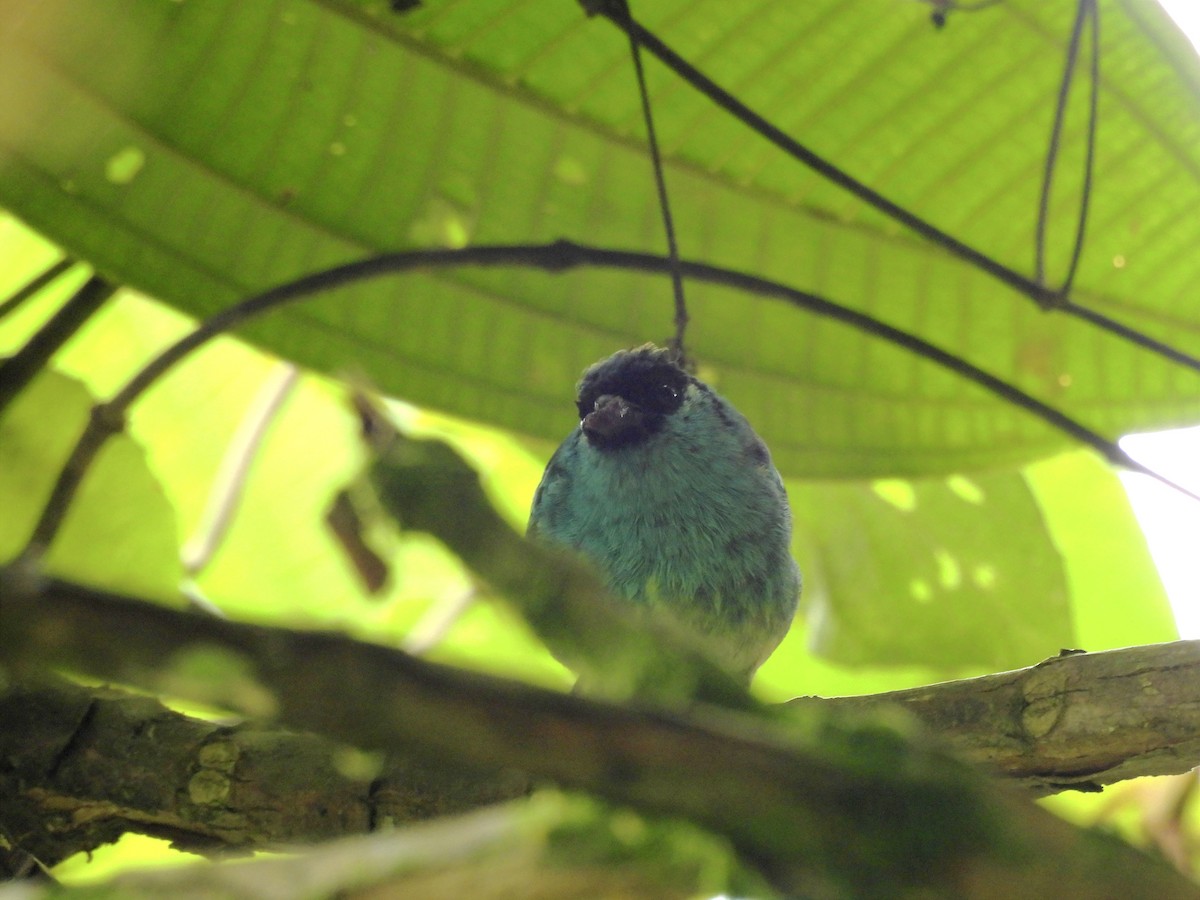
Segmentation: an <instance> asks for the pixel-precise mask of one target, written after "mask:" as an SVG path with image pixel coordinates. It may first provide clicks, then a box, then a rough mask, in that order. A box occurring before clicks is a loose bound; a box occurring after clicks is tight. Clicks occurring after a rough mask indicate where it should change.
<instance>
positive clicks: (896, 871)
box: [0, 573, 1198, 898]
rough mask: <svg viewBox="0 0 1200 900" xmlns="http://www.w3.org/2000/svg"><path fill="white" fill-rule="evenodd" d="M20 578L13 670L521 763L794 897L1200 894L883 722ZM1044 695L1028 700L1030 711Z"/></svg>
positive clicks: (499, 765) (8, 612) (5, 630)
mask: <svg viewBox="0 0 1200 900" xmlns="http://www.w3.org/2000/svg"><path fill="white" fill-rule="evenodd" d="M11 576H12V573H8V577H7V580H0V605H2V613H3V614H2V616H0V659H3V660H4V661H5V662H6V663H7V664H8V665H11V666H20V667H25V668H33V669H41V668H43V667H45V666H48V665H59V666H69V667H72V668H75V669H76V670H79V671H83V672H86V673H88V674H90V675H92V676H94V677H100V678H111V679H116V680H121V681H126V682H129V683H134V684H138V685H139V686H142V687H145V688H149V689H151V690H160V691H166V692H168V693H175V694H177V695H185V696H193V697H195V698H197V699H202V700H207V701H212V700H214V699H223V700H224V701H225V702H226V703H227V705H229V706H230V707H241V708H252V709H255V710H257V711H259V712H260V713H273V714H274V715H275V716H276V717H277V718H278V720H279V721H280V722H282V723H284V724H286V725H288V726H290V727H293V728H300V729H307V730H314V731H318V732H320V733H323V734H325V735H327V736H329V737H332V738H334V739H336V740H339V741H345V742H347V743H350V744H353V745H355V746H359V747H362V748H366V749H380V750H386V751H396V750H402V751H405V752H409V751H411V752H414V753H416V754H418V755H420V756H421V757H422V758H426V759H432V760H434V761H437V760H441V761H444V762H447V763H449V762H454V763H456V764H461V765H464V766H469V767H472V768H473V769H474V770H475V771H477V772H480V773H486V772H495V771H499V770H504V769H510V768H517V769H521V770H524V771H527V772H529V773H531V774H532V775H534V776H536V777H540V778H546V779H549V780H552V781H554V782H556V783H558V784H560V785H562V786H565V787H568V788H574V789H579V790H583V791H587V792H590V793H594V794H596V795H598V796H601V797H605V798H607V799H609V800H611V801H614V802H618V803H625V804H630V805H633V806H635V807H638V808H640V809H643V810H647V811H649V812H652V813H657V814H666V815H672V816H680V817H683V818H687V819H690V820H692V821H695V822H697V823H699V824H701V825H703V826H704V827H706V828H709V829H711V830H713V831H715V832H718V833H720V834H723V835H725V836H727V837H728V838H729V839H730V840H731V841H732V842H733V844H734V845H735V846H736V847H737V848H738V849H739V851H740V852H741V853H742V854H743V856H744V858H746V859H749V860H751V861H753V862H754V863H755V864H756V865H757V866H758V867H759V868H760V869H761V870H762V871H764V872H765V873H766V874H767V875H768V876H769V877H770V878H771V880H772V881H773V883H774V884H775V885H776V886H777V887H779V888H780V889H782V890H785V891H789V892H792V893H808V894H814V893H816V894H817V895H820V893H821V891H828V890H831V889H832V888H833V887H834V886H839V885H840V886H842V887H848V888H850V889H851V890H856V891H858V892H859V893H860V894H861V893H863V892H867V893H868V894H869V892H870V890H871V889H873V888H878V887H879V886H880V885H884V884H886V885H888V886H889V887H892V888H895V890H893V891H892V893H893V895H895V896H899V897H902V896H906V895H913V894H914V892H916V891H921V890H925V891H927V892H926V893H925V894H922V896H947V897H949V896H956V897H991V896H1001V895H1004V896H1049V895H1053V894H1055V892H1058V895H1069V896H1073V897H1082V898H1087V897H1101V896H1114V894H1116V895H1120V894H1127V895H1130V896H1135V895H1141V896H1151V895H1152V896H1157V897H1196V896H1198V893H1197V891H1196V889H1195V888H1194V887H1193V886H1191V885H1190V884H1188V883H1187V882H1186V881H1184V880H1183V879H1182V878H1180V877H1178V876H1176V875H1174V873H1170V872H1168V871H1167V870H1166V869H1165V868H1164V867H1162V866H1160V865H1158V864H1155V863H1152V862H1151V861H1150V860H1148V859H1147V858H1145V857H1143V856H1141V855H1140V854H1137V853H1136V852H1135V851H1133V850H1132V849H1131V848H1129V847H1127V846H1124V845H1120V844H1119V843H1116V842H1112V841H1107V840H1104V839H1101V838H1099V837H1097V836H1094V835H1091V834H1089V833H1087V832H1082V831H1079V830H1077V829H1074V828H1072V827H1071V826H1068V825H1067V824H1066V823H1063V822H1061V821H1059V820H1057V819H1055V818H1054V817H1053V816H1050V815H1049V814H1048V813H1045V812H1044V811H1042V810H1040V809H1037V808H1036V807H1034V806H1032V805H1031V804H1029V803H1027V802H1025V801H1023V800H1021V799H1020V798H1018V797H1017V796H1015V795H1014V794H1012V793H1010V792H1008V791H1004V790H1000V789H998V787H997V786H996V785H990V786H989V785H988V783H987V782H986V781H985V780H983V779H981V778H980V777H979V776H977V775H975V774H973V773H972V772H971V771H970V770H968V769H966V768H964V767H962V766H961V765H959V764H957V763H956V762H955V761H954V760H952V759H950V758H949V757H946V756H944V755H942V754H941V753H940V752H938V751H936V750H933V749H931V748H930V747H929V746H927V745H926V744H925V743H924V742H923V741H922V740H921V739H920V738H919V737H917V736H915V735H908V736H905V735H903V734H901V733H899V732H897V731H896V730H895V729H893V728H891V727H885V726H882V725H880V724H879V723H878V722H877V721H876V722H872V721H868V722H866V723H865V724H863V723H857V724H856V723H854V722H847V721H846V719H845V717H844V716H843V715H837V714H833V713H832V711H831V710H828V709H826V708H825V707H815V706H811V705H810V706H809V707H803V706H801V707H797V708H793V709H791V710H789V714H788V715H787V716H786V717H785V718H784V719H783V720H777V719H767V718H764V717H762V716H761V715H750V714H747V713H738V712H732V711H718V710H713V709H709V708H697V709H694V710H692V712H691V713H689V714H686V715H684V714H680V713H671V712H665V711H651V710H640V709H632V708H628V707H621V706H615V705H612V704H607V703H601V702H596V701H589V700H585V699H583V698H581V697H575V696H564V695H559V694H555V693H552V692H548V691H544V690H540V689H535V688H532V687H529V686H525V685H519V684H515V683H512V682H507V681H503V680H500V679H495V678H489V677H485V676H481V675H476V674H472V673H467V672H462V671H458V670H454V669H449V668H446V667H442V666H435V665H432V664H430V663H425V662H422V661H420V660H416V659H413V658H411V657H408V656H406V655H405V654H403V653H400V652H398V651H393V650H387V649H385V648H382V647H377V646H373V645H368V644H363V643H359V642H355V641H352V640H350V639H348V638H345V637H342V636H339V635H331V634H321V633H302V632H291V631H286V630H283V629H278V628H266V627H262V626H252V625H246V624H240V623H234V622H229V621H224V620H220V619H215V618H211V617H204V616H200V615H196V614H191V613H184V612H177V611H174V610H169V609H164V608H162V607H157V606H153V605H150V604H144V603H136V602H132V601H130V600H128V599H127V598H121V597H117V596H114V595H111V594H106V593H102V592H98V591H94V590H89V589H84V588H81V587H79V586H76V585H71V584H67V583H64V582H58V581H46V582H41V583H37V584H33V585H31V584H29V583H21V582H19V581H14V579H13V578H12V577H11ZM113 635H120V640H113V637H112V636H113ZM1127 652H1130V651H1127ZM198 659H200V660H203V661H204V662H205V663H206V664H207V668H208V670H209V671H211V670H212V668H213V665H212V664H213V663H214V662H220V663H221V665H220V667H219V669H220V672H221V683H220V684H219V685H217V687H218V688H219V689H220V694H219V695H218V696H214V695H213V693H212V692H211V691H212V688H213V685H212V682H211V681H210V680H208V679H204V680H199V679H196V678H194V677H192V676H191V675H190V673H191V672H193V671H195V670H196V668H197V667H196V665H195V664H196V661H197V660H198ZM1040 696H1041V695H1039V694H1036V693H1035V694H1033V695H1032V697H1031V699H1032V700H1033V701H1034V704H1036V702H1037V700H1038V698H1039V697H1040ZM1193 696H1194V695H1193ZM1036 719H1037V715H1036V712H1035V713H1034V714H1031V720H1036ZM1002 727H1003V726H1002ZM1035 728H1036V727H1035ZM1051 730H1052V729H1051ZM215 782H216V779H214V784H215ZM216 793H218V794H219V793H220V791H216ZM849 836H853V839H850V838H849ZM998 886H1003V892H1002V894H1001V893H997V888H998ZM818 889H819V890H818Z"/></svg>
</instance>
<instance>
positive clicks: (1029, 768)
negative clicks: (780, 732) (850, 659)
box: [793, 641, 1200, 796]
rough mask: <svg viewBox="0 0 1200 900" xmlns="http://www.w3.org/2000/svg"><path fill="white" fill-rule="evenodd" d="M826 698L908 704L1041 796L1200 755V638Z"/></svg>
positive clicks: (1180, 764) (1168, 770)
mask: <svg viewBox="0 0 1200 900" xmlns="http://www.w3.org/2000/svg"><path fill="white" fill-rule="evenodd" d="M806 702H812V701H811V700H807V699H805V700H797V701H793V703H797V704H803V703H806ZM819 702H821V703H823V704H832V705H833V706H834V707H835V708H840V709H846V710H855V711H870V710H876V709H880V708H882V707H885V706H889V705H898V706H901V707H903V708H904V709H906V710H908V712H910V713H911V714H913V715H915V716H916V717H917V718H918V719H920V720H921V721H922V722H923V723H924V724H925V725H926V727H928V729H929V730H930V731H931V732H932V733H934V734H936V735H938V736H940V737H941V738H942V739H944V740H945V741H947V742H948V743H949V744H950V745H951V746H952V747H953V748H954V751H955V753H956V754H958V755H959V756H960V757H962V758H963V759H966V760H969V761H970V762H973V763H976V764H978V765H980V766H982V767H984V768H985V769H987V770H989V771H992V772H995V773H997V774H1000V775H1003V776H1005V777H1007V778H1011V779H1015V780H1016V781H1017V782H1019V783H1020V784H1022V785H1024V786H1025V787H1027V788H1029V789H1030V790H1032V791H1033V793H1034V794H1035V795H1037V796H1044V795H1046V794H1052V793H1056V792H1058V791H1062V790H1067V789H1074V790H1100V789H1101V788H1102V787H1103V786H1104V785H1106V784H1113V783H1115V782H1118V781H1124V780H1126V779H1129V778H1140V777H1142V776H1144V775H1177V774H1180V773H1183V772H1187V771H1189V770H1190V769H1192V768H1194V767H1196V766H1197V765H1200V641H1175V642H1174V643H1169V644H1158V645H1154V646H1149V647H1129V648H1126V649H1123V650H1109V651H1105V652H1102V653H1068V654H1064V655H1062V656H1058V657H1055V658H1054V659H1048V660H1046V661H1045V662H1042V663H1039V664H1038V665H1036V666H1032V667H1030V668H1028V669H1019V670H1017V671H1015V672H1001V673H999V674H997V675H986V676H984V677H981V678H968V679H965V680H962V681H950V682H945V683H943V684H934V685H930V686H928V687H921V688H914V689H912V690H906V691H894V692H891V693H886V694H875V695H872V696H864V697H840V698H836V699H833V700H824V701H819Z"/></svg>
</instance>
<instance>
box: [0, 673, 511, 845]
mask: <svg viewBox="0 0 1200 900" xmlns="http://www.w3.org/2000/svg"><path fill="white" fill-rule="evenodd" d="M0 722H3V723H4V728H3V729H0V760H4V765H3V766H0V810H2V811H3V812H0V833H3V834H4V836H5V837H6V838H7V840H8V841H9V842H10V843H11V844H14V845H17V846H20V847H21V848H22V849H24V850H25V851H27V852H28V853H30V854H32V855H33V856H34V857H36V858H37V859H38V860H39V861H40V862H41V863H42V864H43V865H46V866H51V865H54V864H55V863H58V862H61V861H62V860H64V859H66V858H67V857H69V856H72V855H74V854H75V853H79V852H90V851H92V850H94V849H96V848H97V847H99V846H101V845H103V844H106V843H110V842H112V841H114V840H116V839H117V838H118V837H120V836H121V835H122V834H124V833H126V832H135V833H138V834H148V835H151V836H154V837H160V838H164V839H167V840H170V841H171V842H172V843H173V844H174V845H175V846H176V847H177V848H178V849H181V850H190V851H193V852H197V853H211V852H213V851H216V850H222V851H226V852H229V851H238V850H246V851H249V850H262V849H272V848H276V849H277V848H279V847H280V846H282V845H287V844H311V843H316V842H318V841H324V840H328V839H330V838H334V837H341V836H344V835H348V834H362V833H366V832H368V831H373V830H375V828H377V827H384V826H386V825H392V824H398V823H402V822H413V821H419V820H423V819H428V818H433V817H436V816H442V815H447V814H450V813H456V812H461V811H463V810H468V809H474V808H475V807H478V806H482V805H485V804H489V803H494V802H496V801H498V800H505V799H509V798H512V797H516V796H519V795H521V794H523V793H524V792H525V791H526V790H527V789H528V781H527V779H525V778H524V777H522V776H519V775H517V774H515V773H502V774H501V775H500V776H495V775H493V776H489V777H488V778H470V777H464V776H463V775H462V773H461V772H460V771H456V770H454V769H452V768H449V767H446V766H429V765H424V764H422V763H421V762H419V761H417V760H414V759H411V758H399V757H392V758H390V759H388V760H386V761H384V760H381V759H378V758H376V759H372V758H370V757H367V756H365V755H364V754H362V753H360V752H358V751H354V750H351V749H350V748H347V747H346V746H345V745H340V744H337V743H334V742H333V741H329V740H327V739H325V738H322V737H318V736H316V735H311V734H295V733H293V732H289V731H284V730H280V729H267V728H263V727H258V726H255V725H252V724H222V723H217V722H210V721H205V720H202V719H196V718H192V717H190V716H185V715H183V714H181V713H178V712H175V711H173V710H170V709H168V708H167V707H165V706H163V705H162V704H161V703H159V702H158V701H157V700H155V699H153V698H150V697H145V696H141V695H136V694H131V693H128V692H126V691H121V690H116V689H113V688H95V689H92V688H85V687H82V686H79V685H76V684H72V683H70V682H67V681H63V680H62V679H59V678H50V679H45V680H39V681H38V682H36V683H24V682H18V683H14V684H11V685H9V686H8V688H7V690H5V691H4V692H3V693H0Z"/></svg>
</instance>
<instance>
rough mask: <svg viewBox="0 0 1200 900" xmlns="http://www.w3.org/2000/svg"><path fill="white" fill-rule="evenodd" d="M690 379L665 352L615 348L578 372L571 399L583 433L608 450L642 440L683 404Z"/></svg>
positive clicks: (649, 346) (650, 346)
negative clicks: (614, 351)
mask: <svg viewBox="0 0 1200 900" xmlns="http://www.w3.org/2000/svg"><path fill="white" fill-rule="evenodd" d="M690 381H691V378H690V377H689V376H688V374H687V373H686V372H684V371H683V370H682V369H680V368H679V366H677V365H676V364H675V363H674V362H673V361H672V358H671V352H670V351H669V350H662V349H660V348H658V347H655V346H654V345H652V344H646V345H645V346H642V347H638V348H636V349H634V350H619V351H617V352H616V353H614V354H613V355H612V356H610V357H609V358H608V359H605V360H601V361H600V362H598V363H596V364H595V365H594V366H592V367H591V368H590V369H588V370H587V371H586V372H584V373H583V378H582V379H580V382H579V388H578V398H577V400H576V403H577V405H578V407H579V418H580V421H581V422H582V424H583V433H584V434H585V435H586V436H587V439H588V441H589V442H591V443H592V444H594V445H595V446H597V447H601V448H604V449H611V448H615V447H622V446H628V445H630V444H636V443H639V442H640V441H642V440H645V439H646V438H647V437H649V436H650V435H651V434H653V433H654V432H656V431H658V430H659V429H660V428H662V426H663V423H664V422H665V421H666V419H667V416H669V415H671V413H673V412H675V411H676V410H677V409H679V407H680V406H681V405H682V404H683V400H684V393H685V392H686V391H687V386H688V383H689V382H690Z"/></svg>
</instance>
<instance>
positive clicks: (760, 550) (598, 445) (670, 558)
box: [529, 345, 800, 676]
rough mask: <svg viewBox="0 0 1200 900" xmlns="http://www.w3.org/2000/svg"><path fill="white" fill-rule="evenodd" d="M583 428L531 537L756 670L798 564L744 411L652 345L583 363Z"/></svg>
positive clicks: (541, 501) (557, 471)
mask: <svg viewBox="0 0 1200 900" xmlns="http://www.w3.org/2000/svg"><path fill="white" fill-rule="evenodd" d="M578 406H579V415H580V424H579V425H578V426H577V427H576V428H575V430H574V431H572V432H571V434H570V435H568V437H567V439H566V440H565V441H564V442H563V443H562V445H561V446H560V447H559V448H558V450H557V451H556V452H555V454H554V456H553V457H551V459H550V462H549V464H548V465H547V466H546V471H545V474H544V475H543V476H542V482H541V484H540V485H539V486H538V489H537V493H536V494H535V496H534V500H533V510H532V513H531V515H530V521H529V532H530V535H531V536H533V537H536V538H538V539H540V540H544V541H546V542H549V543H554V544H559V545H564V546H567V547H571V548H574V549H576V550H578V551H579V552H580V553H582V554H583V555H584V556H585V557H587V558H588V559H590V560H591V561H592V562H593V563H594V564H595V565H596V566H597V567H598V568H599V570H600V571H601V573H602V574H603V576H604V577H605V579H606V580H607V582H608V585H609V588H610V589H611V590H612V591H613V592H614V593H615V594H616V595H618V596H620V597H623V598H625V599H627V600H629V601H631V602H632V603H634V604H636V605H638V606H639V607H645V608H652V609H654V610H655V611H656V612H657V613H658V614H660V615H665V616H667V617H668V618H669V619H671V620H673V621H674V622H675V623H677V624H679V625H680V626H682V627H683V628H684V629H685V630H686V631H687V632H688V633H690V634H691V635H692V636H693V637H694V638H696V639H697V640H698V641H699V642H700V644H701V646H702V647H704V648H706V649H707V650H708V652H709V653H710V654H711V655H713V656H714V658H715V659H716V660H717V661H718V662H720V663H722V664H723V665H724V666H725V667H726V668H728V669H729V670H730V671H732V672H735V673H738V674H742V675H746V676H749V675H750V674H752V673H753V672H754V670H755V669H757V668H758V666H759V665H760V664H761V663H762V662H763V660H765V659H766V658H767V656H768V655H770V653H771V651H772V650H774V649H775V647H776V645H777V644H778V643H779V641H780V640H782V638H783V636H784V634H786V632H787V629H788V626H789V625H790V623H791V620H792V616H793V615H794V613H795V610H796V602H797V598H798V596H799V592H800V574H799V571H798V569H797V567H796V564H795V562H794V561H793V559H792V557H791V553H790V550H789V544H790V541H791V530H792V523H791V513H790V511H789V509H788V504H787V494H786V492H785V490H784V487H783V482H782V480H781V479H780V477H779V473H778V472H777V471H776V470H775V468H774V466H773V465H772V464H771V457H770V453H769V452H768V451H767V448H766V446H765V445H764V444H763V442H762V441H761V440H760V439H759V437H758V435H756V434H755V433H754V430H753V429H752V428H751V427H750V424H749V423H748V422H747V421H746V419H745V418H744V417H743V416H742V415H741V414H740V413H739V412H737V410H735V409H734V408H733V407H732V406H730V405H729V403H728V402H726V401H725V400H724V399H722V398H721V397H720V396H718V395H717V394H716V393H715V392H714V391H713V390H712V389H710V388H709V387H708V386H707V385H705V384H704V383H703V382H701V381H698V380H697V379H695V378H693V377H692V376H690V375H687V374H686V373H685V372H683V371H682V370H681V369H679V368H678V367H677V366H676V365H674V364H673V363H672V362H671V358H670V356H669V355H668V353H667V351H665V350H660V349H657V348H654V347H651V346H649V345H647V346H645V347H641V348H638V349H636V350H629V351H620V352H618V353H617V354H615V355H614V356H612V357H609V358H608V359H606V360H602V361H601V362H599V363H597V364H596V365H594V366H592V367H591V368H590V369H588V370H587V372H585V373H584V375H583V378H582V380H581V381H580V383H579V400H578Z"/></svg>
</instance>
